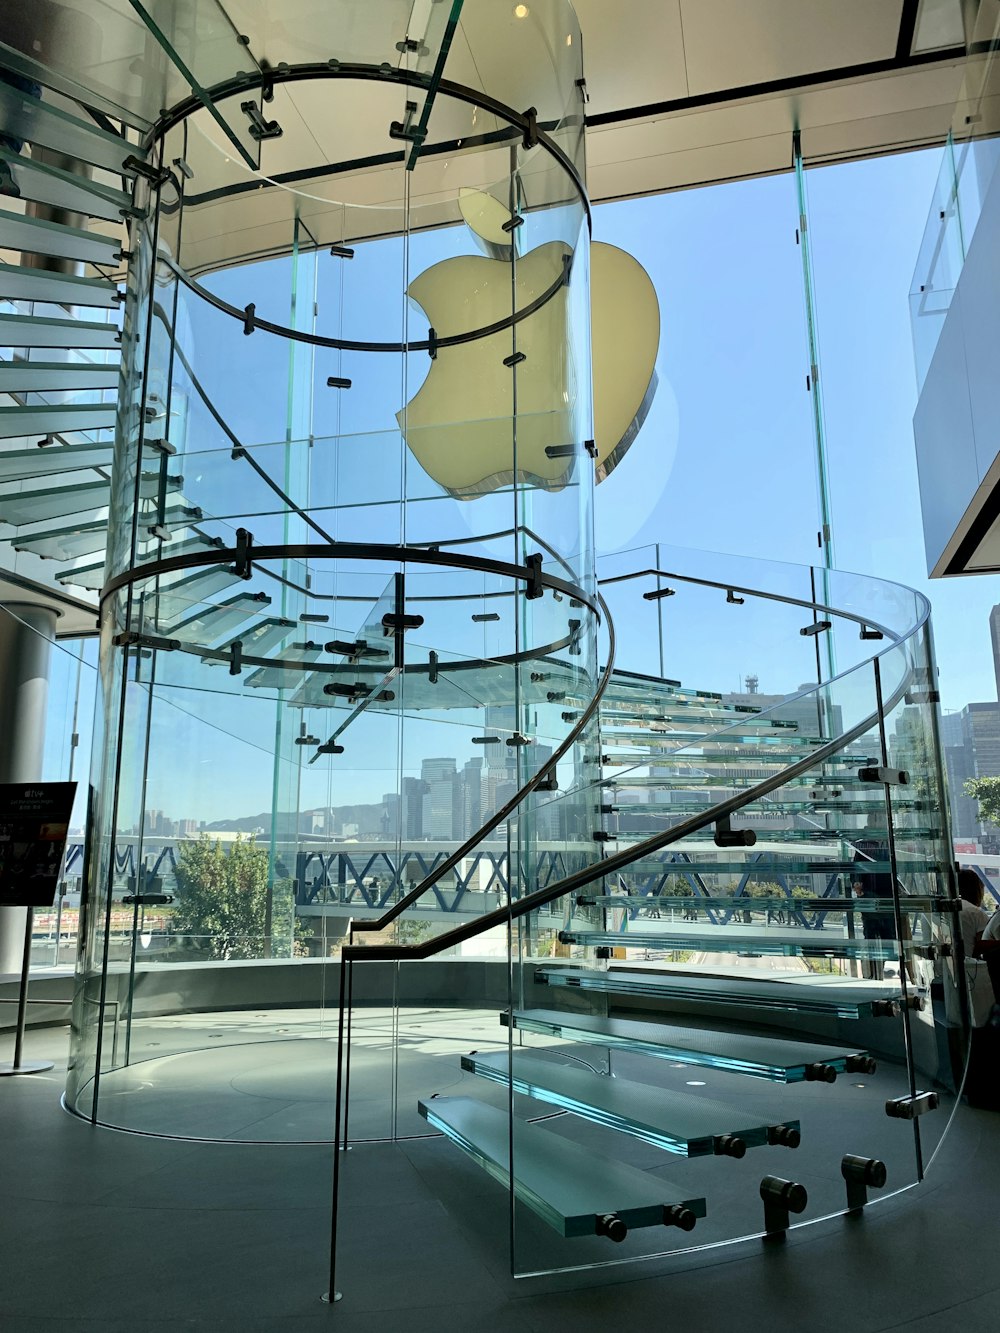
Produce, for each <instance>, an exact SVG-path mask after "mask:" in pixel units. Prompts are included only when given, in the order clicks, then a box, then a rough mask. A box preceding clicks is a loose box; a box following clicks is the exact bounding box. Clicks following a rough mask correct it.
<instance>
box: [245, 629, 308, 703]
mask: <svg viewBox="0 0 1000 1333" xmlns="http://www.w3.org/2000/svg"><path fill="white" fill-rule="evenodd" d="M326 656H327V654H326V653H325V652H324V650H323V645H322V644H321V643H314V642H313V641H312V640H311V639H307V640H305V641H304V642H303V641H300V642H298V643H292V644H289V646H288V647H287V648H283V649H282V650H281V652H280V653H276V654H275V657H274V660H275V663H276V664H277V663H287V664H288V665H286V666H278V665H274V666H269V667H260V668H259V669H258V670H257V671H255V672H253V674H252V675H250V676H247V678H246V683H247V685H249V686H250V687H251V688H252V689H255V690H283V689H291V688H294V687H295V686H296V685H298V683H299V681H300V679H301V676H302V672H303V671H308V670H309V668H310V667H311V666H312V665H313V664H314V663H316V662H318V661H320V660H321V659H322V658H324V657H326Z"/></svg>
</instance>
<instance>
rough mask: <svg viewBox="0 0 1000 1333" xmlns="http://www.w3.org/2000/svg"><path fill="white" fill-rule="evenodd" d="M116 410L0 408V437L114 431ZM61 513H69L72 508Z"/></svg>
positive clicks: (101, 405) (105, 406)
mask: <svg viewBox="0 0 1000 1333" xmlns="http://www.w3.org/2000/svg"><path fill="white" fill-rule="evenodd" d="M115 410H116V409H115V405H114V403H107V404H105V403H79V404H78V403H47V404H46V405H45V406H44V407H0V437H5V436H6V437H14V436H18V435H56V434H62V433H68V432H70V431H95V430H114V426H115ZM62 512H64V513H72V512H73V510H64V511H62ZM38 517H39V518H48V517H51V514H49V513H45V512H42V513H40V514H39V515H38ZM19 521H20V522H30V521H31V520H30V519H21V520H19Z"/></svg>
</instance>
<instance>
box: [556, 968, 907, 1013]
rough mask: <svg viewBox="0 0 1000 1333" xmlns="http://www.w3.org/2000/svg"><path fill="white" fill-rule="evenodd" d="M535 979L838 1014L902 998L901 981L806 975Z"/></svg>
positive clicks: (566, 972)
mask: <svg viewBox="0 0 1000 1333" xmlns="http://www.w3.org/2000/svg"><path fill="white" fill-rule="evenodd" d="M535 980H536V981H541V982H542V984H543V985H549V986H565V987H570V988H571V989H579V990H592V991H601V992H605V993H610V994H615V995H643V996H647V997H649V998H660V999H668V1000H694V1001H698V1002H700V1003H709V1004H736V1005H741V1006H745V1007H746V1008H751V1009H777V1010H785V1011H790V1012H792V1013H811V1014H829V1015H832V1016H834V1017H837V1018H869V1017H872V1016H873V1012H874V1013H880V1012H882V1011H883V1009H884V1008H885V1006H886V1004H887V1003H888V1004H893V1003H897V1004H898V1002H899V1000H900V990H899V987H898V986H894V985H885V984H881V983H877V982H860V981H859V982H854V983H851V984H849V985H844V984H836V985H830V986H825V985H824V986H814V985H810V984H809V982H808V980H806V979H804V978H803V979H799V978H796V979H795V980H794V981H791V980H788V981H770V980H764V979H756V978H750V977H742V978H735V977H727V976H721V975H720V976H689V975H687V974H686V973H679V972H669V973H668V972H655V971H653V970H652V969H645V970H635V971H626V970H623V969H608V970H607V971H589V970H587V969H585V968H570V967H543V968H539V969H538V970H537V971H536V972H535ZM873 1007H874V1009H873Z"/></svg>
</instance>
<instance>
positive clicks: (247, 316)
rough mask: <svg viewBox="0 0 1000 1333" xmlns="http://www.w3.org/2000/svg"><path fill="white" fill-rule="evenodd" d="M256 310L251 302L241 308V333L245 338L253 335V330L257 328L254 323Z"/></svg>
mask: <svg viewBox="0 0 1000 1333" xmlns="http://www.w3.org/2000/svg"><path fill="white" fill-rule="evenodd" d="M256 310H257V307H256V305H255V304H254V302H253V301H251V302H250V303H249V305H246V306H244V308H243V332H244V333H245V334H246V335H247V336H249V335H250V334H251V333H253V331H254V329H255V328H256V327H257V325H256V323H255V322H254V314H255V312H256Z"/></svg>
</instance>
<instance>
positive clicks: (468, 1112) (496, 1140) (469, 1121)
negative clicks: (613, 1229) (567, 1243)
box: [418, 1097, 705, 1237]
mask: <svg viewBox="0 0 1000 1333" xmlns="http://www.w3.org/2000/svg"><path fill="white" fill-rule="evenodd" d="M418 1110H419V1111H420V1114H421V1115H422V1116H423V1117H424V1119H425V1120H426V1121H427V1123H428V1124H429V1125H433V1126H434V1128H435V1129H439V1130H440V1131H441V1132H442V1133H443V1134H445V1135H447V1137H448V1138H449V1139H451V1141H452V1142H453V1143H455V1144H457V1145H458V1147H460V1148H462V1149H463V1150H464V1151H465V1152H467V1153H469V1155H470V1156H471V1157H473V1158H475V1160H476V1161H477V1162H478V1163H479V1164H480V1166H482V1167H483V1168H484V1170H486V1171H487V1172H488V1173H489V1174H490V1175H491V1176H492V1177H493V1178H494V1180H498V1181H499V1182H500V1184H501V1185H504V1186H508V1185H509V1182H510V1171H509V1162H510V1137H509V1136H510V1123H509V1120H508V1118H507V1115H506V1114H505V1113H504V1112H503V1111H498V1110H497V1109H496V1107H493V1106H487V1105H485V1104H484V1103H483V1102H477V1101H474V1100H473V1099H472V1098H471V1097H432V1098H429V1099H428V1100H427V1101H421V1102H419V1103H418ZM514 1193H515V1195H516V1196H517V1198H519V1199H520V1200H521V1201H522V1203H525V1204H527V1206H528V1207H529V1208H531V1209H532V1211H533V1212H535V1213H537V1214H538V1216H539V1217H541V1218H542V1219H543V1221H545V1222H547V1223H548V1224H549V1226H550V1227H552V1228H553V1229H554V1230H555V1231H558V1232H559V1234H560V1235H561V1236H565V1237H573V1236H593V1235H597V1234H598V1230H597V1228H598V1220H599V1219H600V1218H602V1217H607V1216H608V1215H611V1214H617V1216H618V1217H620V1218H621V1220H622V1221H623V1222H624V1223H625V1225H626V1226H627V1227H655V1226H662V1225H663V1224H664V1210H665V1209H670V1208H674V1207H677V1206H681V1207H684V1208H687V1209H688V1210H689V1211H690V1212H691V1213H693V1214H694V1216H695V1217H704V1216H705V1200H704V1199H703V1198H698V1197H695V1198H691V1197H688V1191H687V1190H685V1189H684V1188H683V1187H682V1186H680V1185H674V1184H671V1182H670V1181H668V1180H664V1179H663V1177H662V1176H661V1175H660V1174H659V1172H657V1174H656V1175H652V1174H650V1173H647V1172H645V1171H637V1170H636V1168H635V1167H634V1166H627V1165H625V1163H623V1162H616V1161H614V1160H613V1159H612V1158H610V1157H604V1156H602V1155H600V1154H598V1153H596V1152H595V1151H594V1150H593V1149H592V1148H590V1147H587V1148H582V1147H580V1146H579V1145H578V1144H575V1143H571V1142H570V1140H569V1139H564V1138H562V1136H561V1135H559V1134H553V1133H552V1131H551V1130H548V1129H545V1128H544V1127H543V1126H542V1125H533V1124H528V1123H527V1122H523V1123H522V1122H520V1121H518V1122H516V1124H515V1128H514Z"/></svg>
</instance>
